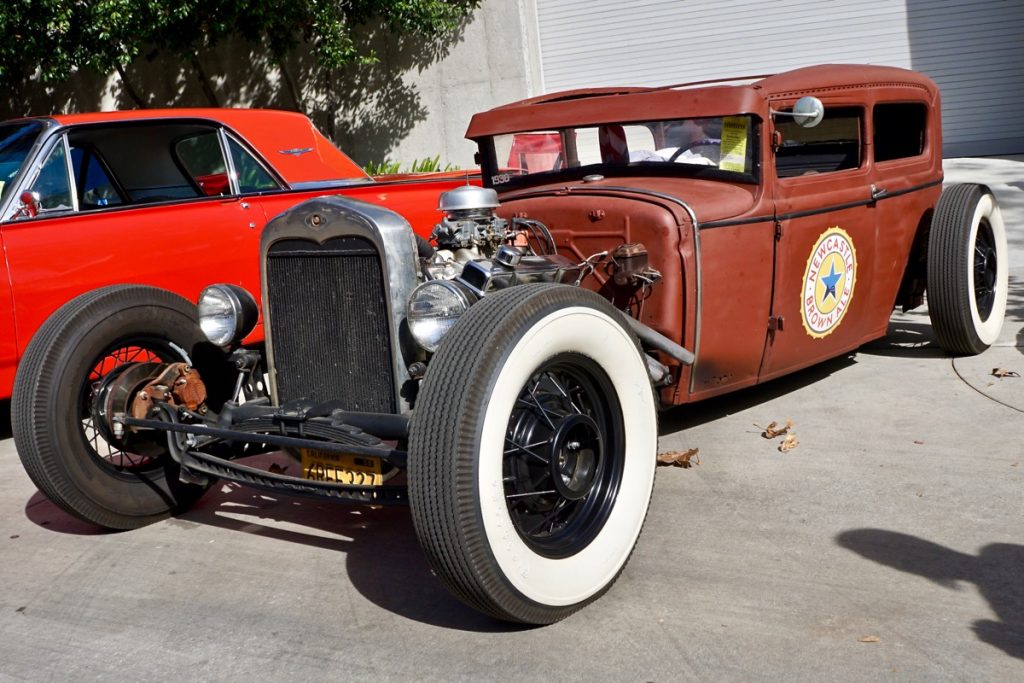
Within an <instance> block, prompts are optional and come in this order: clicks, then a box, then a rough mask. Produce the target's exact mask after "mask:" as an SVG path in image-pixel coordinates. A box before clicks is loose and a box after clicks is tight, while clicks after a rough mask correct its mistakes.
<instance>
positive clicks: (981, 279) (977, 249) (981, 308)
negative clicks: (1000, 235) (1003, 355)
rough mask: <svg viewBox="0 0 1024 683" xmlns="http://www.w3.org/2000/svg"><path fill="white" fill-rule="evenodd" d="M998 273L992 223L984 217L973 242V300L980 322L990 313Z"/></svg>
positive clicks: (994, 300) (994, 298)
mask: <svg viewBox="0 0 1024 683" xmlns="http://www.w3.org/2000/svg"><path fill="white" fill-rule="evenodd" d="M998 275H999V254H998V252H997V251H996V240H995V236H994V235H993V234H992V225H991V224H990V223H989V222H988V221H987V220H985V219H982V220H981V221H980V222H979V224H978V236H977V239H976V240H975V243H974V302H975V306H976V308H977V309H978V316H979V317H980V318H981V320H982V322H984V321H986V320H988V318H989V316H990V315H992V308H993V307H994V306H995V302H996V289H997V282H998Z"/></svg>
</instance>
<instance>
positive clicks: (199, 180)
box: [174, 130, 231, 197]
mask: <svg viewBox="0 0 1024 683" xmlns="http://www.w3.org/2000/svg"><path fill="white" fill-rule="evenodd" d="M174 152H175V154H176V155H177V157H178V160H179V161H181V164H182V166H183V167H184V168H185V172H186V173H187V174H188V175H189V176H190V177H191V178H192V181H193V182H194V183H195V184H196V185H197V186H198V187H199V189H200V190H201V191H202V193H203V194H204V195H206V196H207V197H216V196H218V195H226V194H231V185H230V183H229V182H228V172H227V166H226V165H225V163H224V154H223V152H222V151H221V148H220V139H219V135H218V133H217V131H215V130H211V131H205V132H203V133H200V134H198V135H192V136H189V137H187V138H183V139H181V140H179V141H178V142H177V143H175V145H174Z"/></svg>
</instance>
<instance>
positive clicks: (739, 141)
mask: <svg viewBox="0 0 1024 683" xmlns="http://www.w3.org/2000/svg"><path fill="white" fill-rule="evenodd" d="M719 158H720V161H719V162H718V168H720V169H721V170H723V171H734V172H736V173H743V172H744V171H745V170H746V168H747V119H746V117H743V116H726V117H725V118H724V119H722V149H721V156H720V157H719Z"/></svg>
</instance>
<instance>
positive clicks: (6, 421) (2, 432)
mask: <svg viewBox="0 0 1024 683" xmlns="http://www.w3.org/2000/svg"><path fill="white" fill-rule="evenodd" d="M11 436H13V432H12V431H11V401H10V399H8V400H6V401H0V439H9V438H11Z"/></svg>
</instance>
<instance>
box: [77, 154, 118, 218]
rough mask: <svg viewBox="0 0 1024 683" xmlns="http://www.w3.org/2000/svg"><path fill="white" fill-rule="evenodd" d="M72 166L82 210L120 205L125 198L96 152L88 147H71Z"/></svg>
mask: <svg viewBox="0 0 1024 683" xmlns="http://www.w3.org/2000/svg"><path fill="white" fill-rule="evenodd" d="M71 166H72V168H74V170H75V186H76V187H77V188H78V206H79V208H81V209H82V210H88V209H98V208H102V207H104V206H118V205H120V204H123V203H124V199H123V198H122V197H121V195H120V193H119V192H118V191H117V187H116V186H115V185H114V182H113V181H112V180H111V179H110V176H109V175H108V174H107V170H106V168H104V166H103V164H102V163H101V162H100V159H99V157H98V156H97V155H96V153H95V152H94V151H93V150H91V149H87V148H82V147H72V148H71Z"/></svg>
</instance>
